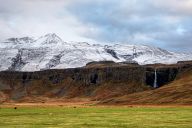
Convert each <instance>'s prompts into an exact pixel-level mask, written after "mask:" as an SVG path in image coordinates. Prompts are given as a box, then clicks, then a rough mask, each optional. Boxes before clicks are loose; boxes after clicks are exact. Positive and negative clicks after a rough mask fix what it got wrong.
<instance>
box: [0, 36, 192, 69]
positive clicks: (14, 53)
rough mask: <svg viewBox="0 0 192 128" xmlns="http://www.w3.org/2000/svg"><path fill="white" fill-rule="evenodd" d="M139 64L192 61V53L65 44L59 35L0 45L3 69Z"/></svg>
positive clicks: (22, 39) (135, 47)
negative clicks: (112, 63)
mask: <svg viewBox="0 0 192 128" xmlns="http://www.w3.org/2000/svg"><path fill="white" fill-rule="evenodd" d="M104 60H109V61H115V62H124V61H137V62H138V63H139V64H152V63H166V64H170V63H176V62H177V61H182V60H192V54H186V53H175V52H169V51H166V50H164V49H160V48H156V47H151V46H145V45H123V44H115V45H101V44H89V43H87V42H64V41H63V40H62V39H61V38H60V37H58V36H57V35H56V34H47V35H45V36H42V37H40V38H37V39H35V38H30V37H23V38H10V39H7V40H5V41H3V42H0V70H1V71H2V70H16V71H39V70H44V69H63V68H75V67H82V66H85V65H86V64H87V63H88V62H91V61H104Z"/></svg>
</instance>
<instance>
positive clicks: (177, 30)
mask: <svg viewBox="0 0 192 128" xmlns="http://www.w3.org/2000/svg"><path fill="white" fill-rule="evenodd" d="M0 3H1V4H0V39H1V40H4V39H6V38H9V37H21V36H34V37H38V36H41V35H45V34H46V33H56V34H57V35H59V36H60V37H61V38H62V39H63V40H64V41H92V40H95V41H97V42H111V43H117V42H121V43H132V44H147V45H154V46H158V47H162V48H166V49H170V50H173V51H177V50H179V51H191V50H192V48H191V47H192V0H0Z"/></svg>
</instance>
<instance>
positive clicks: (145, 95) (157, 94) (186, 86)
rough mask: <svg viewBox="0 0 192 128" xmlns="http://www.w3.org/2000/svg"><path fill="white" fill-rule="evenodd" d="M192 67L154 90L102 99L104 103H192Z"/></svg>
mask: <svg viewBox="0 0 192 128" xmlns="http://www.w3.org/2000/svg"><path fill="white" fill-rule="evenodd" d="M191 87H192V69H191V70H187V71H186V72H185V73H182V74H180V76H179V78H177V80H175V81H173V82H172V83H170V84H168V85H165V86H163V87H161V88H158V89H155V90H149V91H144V92H139V93H134V94H130V95H126V96H122V97H118V98H112V99H107V100H105V101H102V103H106V104H186V105H191V104H192V88H191Z"/></svg>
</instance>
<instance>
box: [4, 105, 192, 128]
mask: <svg viewBox="0 0 192 128" xmlns="http://www.w3.org/2000/svg"><path fill="white" fill-rule="evenodd" d="M0 127H1V128H9V127H14V128H15V127H16V128H17V127H18V128H23V127H27V128H41V127H46V128H49V127H51V128H60V127H61V128H102V127H103V128H104V127H105V128H192V108H185V107H183V108H182V107H178V108H145V107H133V108H125V107H124V108H123V107H88V108H73V107H53V108H51V107H46V108H43V107H41V108H39V107H38V108H36V107H28V108H17V109H16V110H15V109H13V108H1V109H0Z"/></svg>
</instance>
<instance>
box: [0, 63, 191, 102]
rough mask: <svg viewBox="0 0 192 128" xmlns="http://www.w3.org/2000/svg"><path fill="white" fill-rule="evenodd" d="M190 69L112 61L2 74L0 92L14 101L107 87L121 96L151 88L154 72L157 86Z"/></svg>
mask: <svg viewBox="0 0 192 128" xmlns="http://www.w3.org/2000/svg"><path fill="white" fill-rule="evenodd" d="M109 65H110V66H109ZM189 68H192V63H187V64H186V63H182V64H176V65H146V66H140V65H129V64H127V65H126V64H124V65H121V64H119V63H112V62H111V63H110V64H109V63H102V65H99V64H98V63H96V66H94V64H93V63H92V66H90V64H88V66H87V67H83V68H75V69H65V70H45V71H39V72H11V71H4V72H1V73H0V92H1V94H8V95H9V98H10V99H13V100H18V99H20V98H23V97H25V96H48V97H77V96H88V97H90V96H95V95H98V93H97V91H98V90H100V91H101V89H99V88H102V87H103V86H104V85H107V86H108V87H109V88H110V86H111V87H112V86H113V88H114V89H117V88H118V89H117V91H119V90H120V91H119V92H118V93H119V94H117V95H120V94H121V93H122V94H121V95H123V94H125V93H134V92H140V91H144V90H148V89H150V88H151V87H149V86H148V85H150V86H153V83H154V71H155V69H157V84H158V86H159V87H160V86H162V85H164V84H167V83H169V82H171V81H173V80H174V79H175V78H176V77H177V75H178V74H179V73H180V72H184V71H185V70H187V69H189ZM135 88H137V89H135ZM126 89H127V90H126Z"/></svg>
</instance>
